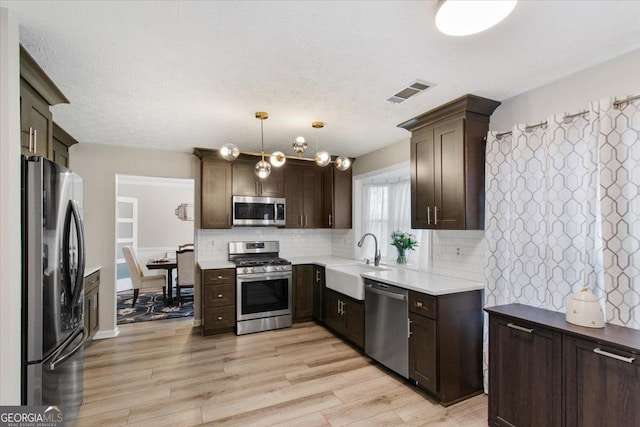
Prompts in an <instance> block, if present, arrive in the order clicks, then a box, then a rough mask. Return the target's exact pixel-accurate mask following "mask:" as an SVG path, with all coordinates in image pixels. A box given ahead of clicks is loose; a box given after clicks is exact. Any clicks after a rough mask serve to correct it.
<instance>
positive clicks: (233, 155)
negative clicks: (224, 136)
mask: <svg viewBox="0 0 640 427" xmlns="http://www.w3.org/2000/svg"><path fill="white" fill-rule="evenodd" d="M220 155H221V156H222V158H223V159H225V160H227V161H230V162H232V161H234V160H235V159H237V158H238V156H239V155H240V150H238V147H237V146H236V145H235V144H231V143H229V144H224V145H223V146H222V147H220Z"/></svg>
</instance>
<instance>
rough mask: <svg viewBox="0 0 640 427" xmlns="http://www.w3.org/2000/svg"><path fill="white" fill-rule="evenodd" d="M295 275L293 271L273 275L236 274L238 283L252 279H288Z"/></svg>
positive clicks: (272, 273) (273, 273)
mask: <svg viewBox="0 0 640 427" xmlns="http://www.w3.org/2000/svg"><path fill="white" fill-rule="evenodd" d="M292 275H293V273H292V272H291V271H278V272H271V273H252V274H236V278H237V280H238V282H243V281H248V280H251V279H261V280H271V279H288V278H291V277H292Z"/></svg>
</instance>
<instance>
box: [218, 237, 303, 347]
mask: <svg viewBox="0 0 640 427" xmlns="http://www.w3.org/2000/svg"><path fill="white" fill-rule="evenodd" d="M279 251H280V243H279V242H277V241H265V242H229V261H231V262H233V263H234V264H235V265H236V295H237V304H236V334H238V335H242V334H249V333H253V332H260V331H267V330H270V329H279V328H288V327H289V326H291V323H292V309H291V294H292V276H293V274H292V268H291V262H289V261H287V260H286V259H283V258H280V257H279V256H278V252H279Z"/></svg>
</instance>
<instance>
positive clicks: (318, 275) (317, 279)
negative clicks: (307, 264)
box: [316, 270, 320, 282]
mask: <svg viewBox="0 0 640 427" xmlns="http://www.w3.org/2000/svg"><path fill="white" fill-rule="evenodd" d="M316 282H320V270H316Z"/></svg>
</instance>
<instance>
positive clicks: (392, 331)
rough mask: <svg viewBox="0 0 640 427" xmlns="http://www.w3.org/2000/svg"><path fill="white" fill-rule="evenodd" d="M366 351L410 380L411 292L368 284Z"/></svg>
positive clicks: (367, 282)
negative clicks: (409, 296)
mask: <svg viewBox="0 0 640 427" xmlns="http://www.w3.org/2000/svg"><path fill="white" fill-rule="evenodd" d="M364 283H365V286H364V319H365V321H364V351H365V353H366V354H367V355H369V356H370V357H371V358H373V359H374V360H377V361H378V362H380V363H381V364H383V365H384V366H386V367H387V368H389V369H391V370H393V371H395V372H397V373H398V374H400V375H402V376H403V377H405V378H409V313H408V310H409V301H408V299H409V298H408V295H409V291H407V290H406V289H403V288H399V287H397V286H391V285H387V284H384V283H380V282H376V281H373V280H370V279H365V281H364Z"/></svg>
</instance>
